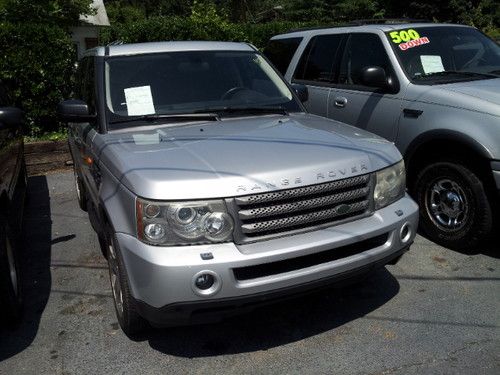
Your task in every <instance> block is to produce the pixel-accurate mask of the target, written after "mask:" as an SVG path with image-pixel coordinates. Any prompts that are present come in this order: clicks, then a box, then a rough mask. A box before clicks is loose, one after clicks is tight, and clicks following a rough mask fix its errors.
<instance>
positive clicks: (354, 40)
mask: <svg viewBox="0 0 500 375" xmlns="http://www.w3.org/2000/svg"><path fill="white" fill-rule="evenodd" d="M367 66H380V67H381V68H384V70H385V71H386V73H387V75H390V74H391V73H392V66H391V63H390V61H389V58H388V56H387V53H386V51H385V48H384V45H383V44H382V41H381V40H380V38H379V36H378V35H376V34H368V33H359V34H351V35H350V36H349V39H348V40H347V43H346V46H345V48H344V54H343V56H342V62H341V63H340V72H339V79H338V82H339V83H340V84H345V85H360V86H362V82H361V71H362V69H363V68H364V67H367Z"/></svg>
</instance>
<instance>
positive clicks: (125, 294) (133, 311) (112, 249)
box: [106, 228, 148, 340]
mask: <svg viewBox="0 0 500 375" xmlns="http://www.w3.org/2000/svg"><path fill="white" fill-rule="evenodd" d="M106 232H107V235H106V242H107V245H108V251H107V253H108V254H107V259H108V269H109V277H110V283H111V291H112V293H113V302H114V305H115V311H116V317H117V319H118V323H119V324H120V327H121V329H122V331H123V332H124V333H125V334H126V335H127V336H128V337H129V338H130V339H132V340H135V339H137V338H138V337H139V336H140V334H141V333H143V332H144V331H145V330H146V328H147V326H148V325H147V322H146V321H145V320H144V319H143V318H142V316H140V315H139V313H138V310H137V307H136V301H135V299H134V297H133V296H132V294H131V292H130V286H129V282H128V277H127V271H126V269H125V264H124V262H123V258H122V255H121V251H120V248H119V246H118V241H117V239H116V236H115V233H114V232H113V231H112V230H111V229H109V228H108V229H107V231H106ZM114 276H115V277H116V279H115V280H113V277H114ZM115 283H118V284H117V286H119V290H118V289H116V286H115ZM120 294H121V298H120Z"/></svg>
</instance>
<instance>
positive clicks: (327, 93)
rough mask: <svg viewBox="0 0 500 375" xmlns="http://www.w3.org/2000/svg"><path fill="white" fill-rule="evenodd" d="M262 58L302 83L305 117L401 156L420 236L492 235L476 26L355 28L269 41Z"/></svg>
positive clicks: (491, 174) (489, 144)
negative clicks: (353, 131) (368, 137)
mask: <svg viewBox="0 0 500 375" xmlns="http://www.w3.org/2000/svg"><path fill="white" fill-rule="evenodd" d="M265 54H266V55H267V56H268V57H269V59H270V60H271V61H272V62H273V63H274V64H275V66H276V67H277V68H278V70H280V71H281V73H282V74H283V75H284V76H285V78H286V80H288V81H289V82H293V83H300V84H303V85H307V88H308V91H309V100H308V101H307V102H306V103H305V106H306V108H307V109H308V110H309V111H311V112H312V113H315V114H318V115H321V116H325V117H329V118H331V119H334V120H338V121H342V122H345V123H348V124H351V125H354V126H357V127H359V128H362V129H365V130H368V131H370V132H373V133H376V134H378V135H380V136H382V137H384V138H386V139H388V140H390V141H392V142H394V143H395V144H396V146H397V147H398V149H399V150H400V151H401V153H402V154H403V155H404V159H405V162H406V166H407V171H408V187H409V191H410V193H411V195H412V196H413V197H414V198H415V200H416V201H417V203H418V204H419V206H420V208H421V211H420V228H421V229H422V230H423V231H424V232H425V233H426V234H427V235H428V236H429V237H430V238H431V239H432V240H434V241H436V242H438V243H440V244H442V245H444V246H446V247H451V248H468V247H472V246H477V244H478V242H479V241H481V240H482V239H484V238H486V237H487V236H488V234H490V233H491V232H492V230H493V228H494V226H495V225H494V214H495V213H498V212H499V211H498V205H499V203H498V202H499V200H498V197H499V194H498V192H499V191H500V78H498V77H500V47H499V46H498V45H497V44H496V43H495V42H493V41H492V40H491V39H489V38H488V37H486V36H485V35H484V34H482V33H481V32H480V31H478V30H477V29H475V28H472V27H467V26H460V25H450V24H433V23H410V24H408V23H407V24H404V23H396V24H364V25H363V24H361V25H357V26H355V25H353V26H349V27H337V28H322V29H309V30H302V31H295V32H290V33H287V34H283V35H279V36H275V37H273V38H272V39H271V41H270V42H269V45H268V46H267V48H266V50H265Z"/></svg>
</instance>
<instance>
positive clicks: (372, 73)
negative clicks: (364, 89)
mask: <svg viewBox="0 0 500 375" xmlns="http://www.w3.org/2000/svg"><path fill="white" fill-rule="evenodd" d="M361 82H362V83H363V85H365V86H369V87H376V88H380V89H387V88H388V85H387V75H386V74H385V70H384V69H383V68H381V67H380V66H367V67H364V68H363V69H362V70H361Z"/></svg>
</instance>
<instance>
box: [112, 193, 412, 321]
mask: <svg viewBox="0 0 500 375" xmlns="http://www.w3.org/2000/svg"><path fill="white" fill-rule="evenodd" d="M405 223H408V224H409V225H410V227H411V233H410V235H409V236H408V237H407V238H406V239H405V241H402V240H401V235H400V232H401V228H402V226H403V225H404V224H405ZM417 224H418V207H417V205H416V204H415V202H414V201H413V200H412V199H411V198H410V197H409V196H405V197H404V198H402V199H400V200H399V201H397V202H395V203H393V204H391V205H389V206H387V207H385V208H383V209H381V210H378V211H376V212H375V213H374V214H373V215H372V216H369V217H366V218H362V219H359V220H355V221H352V222H349V223H344V224H340V225H337V226H332V227H329V228H324V229H320V230H316V231H312V232H307V233H301V234H296V235H292V236H285V237H282V238H275V239H271V240H268V241H261V242H256V243H251V244H245V245H236V244H234V243H224V244H213V245H199V246H176V247H156V246H150V245H147V244H144V243H142V242H140V241H138V240H137V239H136V238H135V237H133V236H130V235H126V234H123V233H117V239H118V243H119V246H120V250H121V253H122V256H123V259H124V262H125V266H126V269H127V274H128V278H129V283H130V288H131V292H132V295H133V296H134V298H135V299H136V300H137V301H138V305H139V307H140V311H141V314H142V315H144V317H145V318H146V319H148V320H150V321H152V323H154V324H158V325H163V324H168V323H169V322H170V321H175V322H176V323H177V322H178V321H179V317H178V316H177V315H179V314H181V315H186V314H187V315H191V314H192V312H193V311H194V310H195V309H196V307H197V306H208V305H207V304H209V305H210V306H211V307H213V306H217V305H221V306H222V305H225V304H226V303H227V302H228V301H233V302H234V301H237V302H238V304H240V305H241V304H242V303H245V300H248V301H250V300H252V299H255V298H257V300H259V299H262V298H261V297H263V296H267V297H269V298H271V299H272V298H273V294H276V293H278V294H280V295H283V294H284V295H286V294H289V293H295V292H296V291H297V290H299V289H304V288H305V289H307V285H316V284H318V283H319V284H322V283H323V282H328V283H330V282H332V281H335V280H337V279H339V278H343V277H344V276H346V277H347V276H352V275H354V274H356V273H359V272H366V271H368V270H370V269H372V268H373V267H374V266H376V265H384V264H386V263H388V262H389V261H390V260H391V259H393V258H395V257H397V256H399V255H400V254H402V253H403V252H404V251H405V250H407V249H408V247H409V245H410V244H411V242H412V241H413V239H414V237H415V232H416V228H417ZM382 235H387V238H386V240H385V242H384V243H382V244H380V245H379V246H376V247H373V248H369V249H365V251H361V252H358V253H354V254H353V255H350V256H347V257H345V258H340V259H334V260H332V261H328V262H320V263H318V264H313V265H311V264H310V263H308V264H307V266H306V267H304V268H297V267H295V268H293V269H292V270H289V271H286V272H280V271H277V273H275V274H272V272H271V274H269V272H267V273H266V274H265V275H263V276H261V277H258V276H257V277H253V278H244V279H241V278H240V279H237V277H236V274H235V272H234V269H236V268H242V267H249V266H258V265H263V264H269V263H273V262H281V261H286V260H290V259H294V258H299V257H305V256H308V255H312V254H316V253H319V252H325V251H326V250H332V251H334V250H335V249H337V248H346V247H349V248H353V247H356V244H357V243H361V242H362V241H365V240H367V239H370V238H374V237H377V236H382ZM365 242H366V241H365ZM203 253H212V255H213V259H209V260H203V259H202V257H201V255H200V254H203ZM201 271H211V272H213V273H215V274H216V275H218V278H219V281H220V283H221V286H220V289H219V290H218V292H217V293H215V294H214V295H210V296H203V295H200V294H198V293H196V290H195V288H194V285H193V277H194V275H196V274H197V273H199V272H201ZM303 287H304V288H303ZM287 291H288V292H287ZM281 292H284V293H281ZM269 298H266V299H269Z"/></svg>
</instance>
